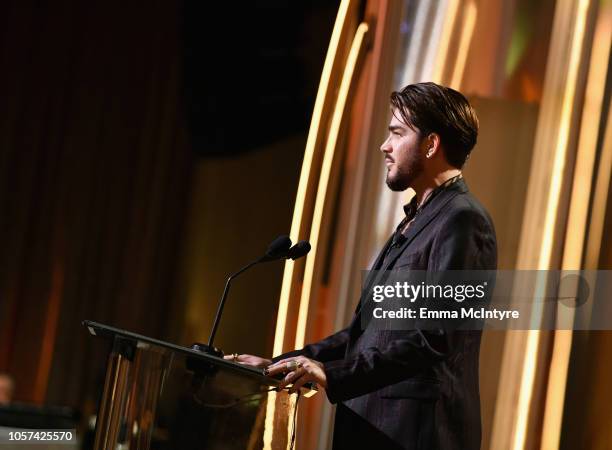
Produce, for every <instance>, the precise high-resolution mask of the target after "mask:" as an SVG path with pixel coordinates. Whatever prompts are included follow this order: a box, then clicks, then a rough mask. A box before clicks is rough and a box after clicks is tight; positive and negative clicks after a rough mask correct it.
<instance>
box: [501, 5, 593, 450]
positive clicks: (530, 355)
mask: <svg viewBox="0 0 612 450" xmlns="http://www.w3.org/2000/svg"><path fill="white" fill-rule="evenodd" d="M588 6H589V1H588V0H579V1H578V8H577V14H576V25H575V28H574V33H573V36H572V43H571V50H570V52H571V53H570V60H569V68H568V75H567V79H566V81H565V86H564V90H563V103H562V108H561V120H560V124H559V132H558V137H557V145H556V146H555V153H554V161H553V167H552V174H551V183H550V188H549V191H548V200H547V202H546V212H545V219H544V227H543V231H542V246H541V247H540V254H539V258H538V265H537V267H538V269H539V270H547V269H549V268H550V262H551V256H552V248H553V237H554V232H555V225H556V219H557V215H558V209H559V201H560V194H561V187H562V182H563V174H564V170H565V160H566V155H567V144H568V139H569V131H570V122H571V114H572V109H573V104H574V98H575V94H576V81H577V77H578V69H579V63H580V56H581V50H582V41H583V38H584V30H585V25H586V15H587V10H588ZM536 150H537V149H536ZM538 286H539V288H536V296H537V295H538V292H539V291H544V289H545V287H544V286H542V284H541V283H539V284H538ZM542 307H543V304H534V309H535V308H537V310H536V311H534V313H535V317H541V308H542ZM527 333H528V338H527V349H526V354H525V365H524V368H523V374H522V377H521V384H520V390H519V402H518V410H517V421H516V433H515V434H514V443H513V446H512V448H513V449H514V450H522V449H523V448H524V447H525V441H526V437H527V419H528V417H529V410H530V404H531V399H532V396H533V387H534V378H535V368H536V361H537V356H538V351H537V350H538V343H539V338H540V331H539V330H530V331H528V332H527Z"/></svg>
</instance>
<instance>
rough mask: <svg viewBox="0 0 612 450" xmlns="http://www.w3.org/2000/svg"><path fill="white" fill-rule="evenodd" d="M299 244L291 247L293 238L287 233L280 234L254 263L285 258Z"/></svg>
mask: <svg viewBox="0 0 612 450" xmlns="http://www.w3.org/2000/svg"><path fill="white" fill-rule="evenodd" d="M297 245H298V244H296V245H294V246H293V247H291V239H290V238H289V236H287V235H282V236H279V237H277V238H276V239H274V240H273V241H272V243H271V244H270V245H269V246H268V250H266V254H265V255H263V256H262V257H261V258H259V259H258V260H257V261H256V262H254V263H252V264H257V263H260V262H268V261H276V260H277V259H281V258H284V257H286V256H287V253H288V252H290V251H291V249H292V248H295V247H297ZM290 247H291V248H290ZM244 270H246V269H244Z"/></svg>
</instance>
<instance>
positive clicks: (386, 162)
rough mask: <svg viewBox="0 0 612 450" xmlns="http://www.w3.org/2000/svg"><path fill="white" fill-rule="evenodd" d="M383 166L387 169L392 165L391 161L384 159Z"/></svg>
mask: <svg viewBox="0 0 612 450" xmlns="http://www.w3.org/2000/svg"><path fill="white" fill-rule="evenodd" d="M385 164H386V166H387V167H389V166H392V165H393V161H392V160H390V159H385Z"/></svg>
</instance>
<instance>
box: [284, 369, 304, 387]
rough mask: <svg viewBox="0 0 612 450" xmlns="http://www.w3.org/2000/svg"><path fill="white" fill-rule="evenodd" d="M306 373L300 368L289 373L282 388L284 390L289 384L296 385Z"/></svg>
mask: <svg viewBox="0 0 612 450" xmlns="http://www.w3.org/2000/svg"><path fill="white" fill-rule="evenodd" d="M304 373H305V372H304V371H303V370H302V369H301V368H300V369H297V370H294V371H293V372H289V373H288V374H287V376H286V377H285V378H283V381H281V384H280V386H279V387H280V388H281V389H284V388H285V387H286V386H287V385H288V384H292V383H295V380H297V379H299V378H300V377H301V376H302V375H304Z"/></svg>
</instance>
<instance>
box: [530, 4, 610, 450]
mask: <svg viewBox="0 0 612 450" xmlns="http://www.w3.org/2000/svg"><path fill="white" fill-rule="evenodd" d="M611 10H612V8H611V7H610V4H609V3H608V5H607V8H606V5H603V4H602V8H601V10H600V12H599V18H598V21H597V24H596V27H595V34H594V37H593V49H592V52H591V62H590V66H589V74H588V80H587V85H586V95H585V102H584V108H583V114H582V123H581V127H580V139H579V142H578V154H577V157H576V169H575V175H574V184H573V186H572V197H571V200H570V212H569V217H568V224H567V230H569V231H568V232H567V234H566V238H565V247H564V249H563V264H562V268H563V269H566V270H576V269H579V268H580V267H581V264H582V253H583V250H584V239H585V232H586V227H587V218H588V209H589V199H590V196H591V187H592V184H591V183H590V182H589V181H590V180H592V179H593V170H594V165H595V156H596V151H597V135H598V131H599V124H600V123H601V110H602V99H603V98H604V89H605V86H606V71H607V69H608V57H609V54H610V53H609V50H610V41H611V40H612V32H611V30H612V20H611V19H612V14H610V12H611ZM608 167H609V166H608ZM598 181H599V180H598ZM605 183H606V186H607V185H608V183H609V174H608V177H606V179H605ZM606 196H607V195H606ZM602 211H603V209H602ZM590 238H591V236H589V239H590ZM598 242H600V240H599V241H598ZM585 268H587V269H596V268H597V267H596V264H594V265H592V266H586V267H585ZM559 308H563V311H560V314H563V315H564V316H565V317H564V319H565V321H566V322H567V323H573V316H574V312H575V310H574V309H573V308H566V307H564V306H563V305H559ZM572 335H573V333H572V330H558V331H556V332H555V340H554V347H553V354H552V360H551V365H550V366H551V367H550V375H549V380H548V389H547V392H546V405H545V410H544V422H543V425H542V445H541V449H543V450H545V449H549V448H558V447H559V443H560V440H561V424H562V421H563V406H564V403H565V391H566V386H567V371H568V367H569V358H570V353H571V349H572Z"/></svg>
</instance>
